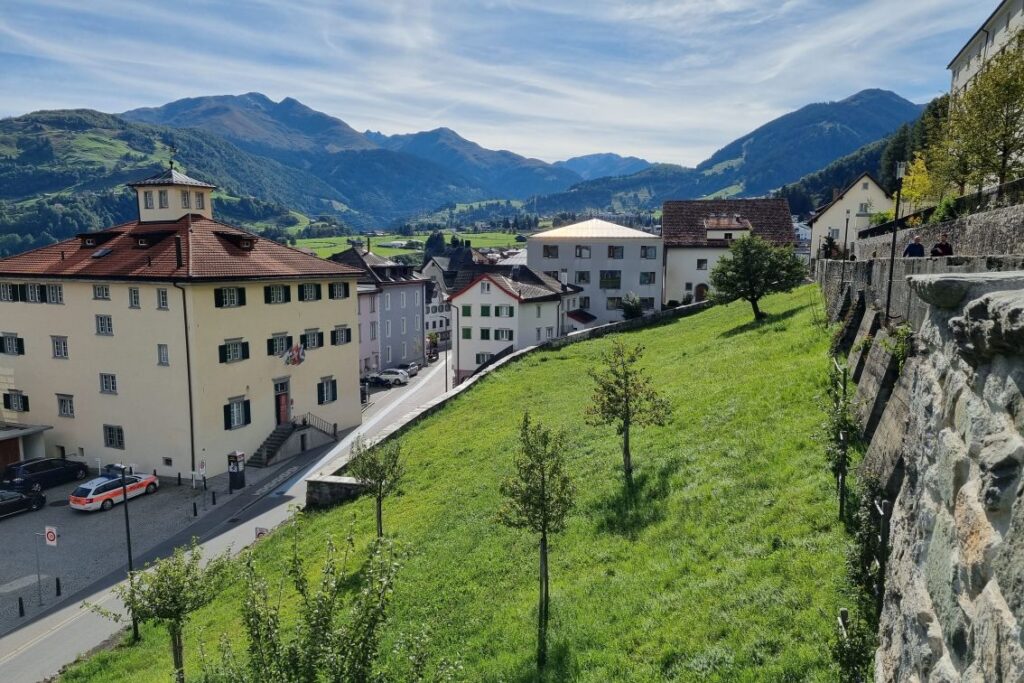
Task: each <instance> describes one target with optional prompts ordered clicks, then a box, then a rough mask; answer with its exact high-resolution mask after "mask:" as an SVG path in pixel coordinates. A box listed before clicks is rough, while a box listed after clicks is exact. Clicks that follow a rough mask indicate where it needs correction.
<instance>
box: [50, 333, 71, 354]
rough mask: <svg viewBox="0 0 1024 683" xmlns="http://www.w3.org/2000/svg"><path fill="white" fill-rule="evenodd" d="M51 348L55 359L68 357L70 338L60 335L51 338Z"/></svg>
mask: <svg viewBox="0 0 1024 683" xmlns="http://www.w3.org/2000/svg"><path fill="white" fill-rule="evenodd" d="M50 346H51V347H52V349H53V357H54V358H65V359H66V358H67V357H68V338H67V337H62V336H59V335H51V336H50Z"/></svg>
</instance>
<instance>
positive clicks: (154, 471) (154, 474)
mask: <svg viewBox="0 0 1024 683" xmlns="http://www.w3.org/2000/svg"><path fill="white" fill-rule="evenodd" d="M153 476H154V477H155V476H156V468H155V467H154V468H153Z"/></svg>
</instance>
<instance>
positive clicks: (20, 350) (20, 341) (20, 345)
mask: <svg viewBox="0 0 1024 683" xmlns="http://www.w3.org/2000/svg"><path fill="white" fill-rule="evenodd" d="M14 344H15V346H17V347H18V355H19V356H24V355H25V340H24V339H22V338H21V337H18V338H17V339H15V340H14Z"/></svg>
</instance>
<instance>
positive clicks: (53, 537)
mask: <svg viewBox="0 0 1024 683" xmlns="http://www.w3.org/2000/svg"><path fill="white" fill-rule="evenodd" d="M46 542H47V543H56V542H57V531H56V529H47V530H46Z"/></svg>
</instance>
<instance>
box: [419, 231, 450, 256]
mask: <svg viewBox="0 0 1024 683" xmlns="http://www.w3.org/2000/svg"><path fill="white" fill-rule="evenodd" d="M444 249H445V244H444V235H442V234H441V233H440V232H438V231H437V230H435V231H434V232H432V233H430V237H428V238H427V242H426V244H425V245H424V247H423V250H424V257H425V258H430V257H431V256H439V255H441V254H443V253H444Z"/></svg>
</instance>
